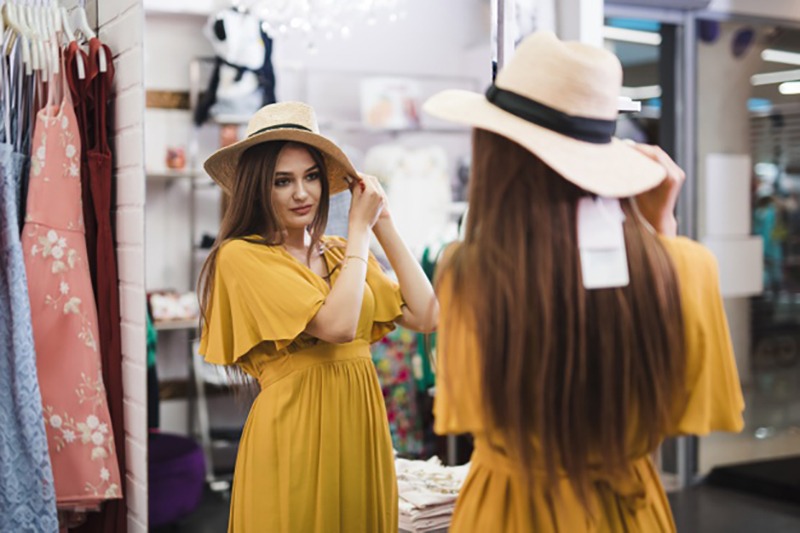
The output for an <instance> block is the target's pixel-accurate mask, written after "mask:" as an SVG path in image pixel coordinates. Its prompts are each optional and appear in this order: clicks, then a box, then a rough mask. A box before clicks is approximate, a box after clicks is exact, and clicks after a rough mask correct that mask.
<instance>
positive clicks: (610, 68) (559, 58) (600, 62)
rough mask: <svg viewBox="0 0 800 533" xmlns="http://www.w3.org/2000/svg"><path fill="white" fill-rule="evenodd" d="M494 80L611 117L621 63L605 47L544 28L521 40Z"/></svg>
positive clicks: (573, 110) (571, 111) (569, 109)
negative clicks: (564, 37) (561, 37)
mask: <svg viewBox="0 0 800 533" xmlns="http://www.w3.org/2000/svg"><path fill="white" fill-rule="evenodd" d="M495 85H496V86H497V87H499V88H501V89H505V90H507V91H511V92H514V93H516V94H519V95H521V96H524V97H526V98H529V99H531V100H535V101H537V102H539V103H541V104H544V105H546V106H548V107H552V108H554V109H557V110H559V111H561V112H563V113H566V114H568V115H572V116H580V117H587V118H598V119H607V120H613V119H616V117H617V114H618V111H617V109H618V105H619V104H618V97H619V95H620V90H621V87H622V65H621V64H620V62H619V59H617V57H616V56H615V55H614V54H612V53H611V52H609V51H607V50H605V49H602V48H597V47H594V46H589V45H586V44H583V43H579V42H563V41H560V40H559V39H558V38H557V37H556V36H555V35H554V34H553V33H551V32H544V31H540V32H537V33H535V34H534V35H532V36H530V37H528V38H527V39H525V40H523V41H522V42H521V43H520V45H519V47H518V48H517V50H516V52H515V53H514V56H513V57H512V58H511V61H509V63H508V64H507V65H506V66H505V67H504V68H503V69H501V70H500V72H499V73H498V74H497V79H496V80H495Z"/></svg>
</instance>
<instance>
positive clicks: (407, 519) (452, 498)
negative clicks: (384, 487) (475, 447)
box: [395, 457, 469, 533]
mask: <svg viewBox="0 0 800 533" xmlns="http://www.w3.org/2000/svg"><path fill="white" fill-rule="evenodd" d="M395 468H396V470H397V488H398V494H399V496H400V502H399V511H400V512H399V515H400V531H401V532H404V533H437V532H444V531H447V529H448V527H449V526H450V521H451V519H452V516H453V511H454V510H455V505H456V499H457V498H458V491H459V490H460V489H461V486H462V485H463V483H464V480H465V479H466V477H467V474H468V473H469V463H468V464H465V465H461V466H444V465H442V462H441V461H440V460H439V459H438V458H437V457H432V458H431V459H429V460H427V461H411V460H407V459H397V460H395Z"/></svg>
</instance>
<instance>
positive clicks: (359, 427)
mask: <svg viewBox="0 0 800 533" xmlns="http://www.w3.org/2000/svg"><path fill="white" fill-rule="evenodd" d="M325 243H329V244H334V245H337V244H338V246H326V250H325V252H324V255H323V259H324V260H325V261H326V263H327V265H328V271H329V272H333V276H332V283H334V284H335V283H336V279H337V276H338V275H339V272H341V269H336V268H334V267H335V265H338V264H340V263H341V262H342V261H343V259H344V241H342V240H340V239H333V238H326V240H325ZM329 291H330V288H329V287H328V284H327V283H326V281H325V280H323V278H321V277H320V276H319V275H317V274H316V273H314V272H313V271H312V270H311V269H309V268H308V267H307V266H305V265H304V264H302V263H300V262H299V261H298V260H297V259H295V258H294V257H293V256H292V255H291V254H289V252H288V251H286V249H285V248H283V247H282V246H263V245H260V244H255V243H252V242H248V241H247V240H245V239H235V240H231V241H229V242H227V243H226V244H224V245H223V246H222V247H221V248H220V251H219V255H218V258H217V270H216V274H215V277H214V293H213V296H212V298H211V306H210V309H209V321H208V323H207V324H206V326H205V328H204V331H203V336H202V340H201V345H200V352H201V353H203V354H204V355H205V358H206V361H208V362H210V363H214V364H222V365H226V364H236V365H239V367H240V368H241V369H242V370H244V371H245V372H247V373H248V374H250V375H251V376H252V377H254V378H255V379H257V380H258V381H259V383H260V385H261V392H260V393H259V395H258V397H257V398H256V399H255V402H254V403H253V406H252V408H251V409H250V415H249V416H248V417H247V422H246V423H245V426H244V432H243V433H242V438H241V442H240V444H239V453H238V454H237V457H236V470H235V472H234V475H233V492H232V495H231V510H230V519H229V521H228V531H229V532H231V533H261V532H265V531H269V532H271V533H272V532H274V533H295V532H298V533H299V532H302V533H351V532H362V531H363V532H369V533H394V532H396V531H397V529H398V511H397V505H398V496H397V480H396V478H395V471H394V457H393V454H392V440H391V436H390V434H389V425H388V421H387V418H386V407H385V405H384V402H383V397H382V395H381V387H380V384H379V383H378V378H377V375H376V373H375V367H374V366H373V364H372V359H371V357H370V344H371V343H372V342H375V341H377V340H379V339H381V338H382V337H383V336H384V335H385V334H386V333H388V332H389V331H391V330H392V329H393V328H394V321H395V320H396V319H397V318H398V317H400V316H401V314H402V310H401V305H402V303H403V302H402V298H401V295H400V290H399V287H398V286H397V284H396V283H393V282H392V281H390V280H389V279H388V278H387V277H386V276H385V275H384V274H383V272H382V271H381V268H380V266H379V265H378V262H377V261H376V260H375V259H374V258H370V261H369V266H368V269H367V277H366V286H365V288H364V299H363V302H362V305H361V315H360V317H359V322H358V328H357V332H356V339H355V340H354V341H353V342H349V343H345V344H331V343H328V342H322V341H318V340H316V339H314V338H312V337H309V336H308V335H305V334H304V333H303V331H304V330H305V329H306V326H307V325H308V323H309V321H310V320H311V319H312V318H313V317H314V315H316V313H317V311H318V310H319V308H320V307H321V306H322V304H323V302H324V301H325V298H326V297H327V295H328V293H329Z"/></svg>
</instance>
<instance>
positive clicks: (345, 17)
mask: <svg viewBox="0 0 800 533" xmlns="http://www.w3.org/2000/svg"><path fill="white" fill-rule="evenodd" d="M405 3H406V0H256V1H254V2H252V3H249V5H248V9H249V11H250V12H251V13H253V14H254V15H255V16H257V17H259V18H260V19H261V20H262V21H263V23H262V28H263V29H264V31H265V32H266V33H267V34H268V35H271V36H276V35H281V34H284V35H285V34H290V33H300V34H303V35H305V37H306V39H307V42H308V43H309V49H310V50H312V51H313V50H314V49H315V42H316V41H319V40H321V39H323V38H324V39H333V38H335V37H343V38H347V37H349V36H350V34H351V32H352V31H353V28H355V27H357V26H358V25H360V24H367V25H369V26H373V25H375V24H376V23H377V22H378V21H379V20H387V21H389V22H396V21H398V20H401V19H403V18H405V17H406V12H405V10H404V7H405Z"/></svg>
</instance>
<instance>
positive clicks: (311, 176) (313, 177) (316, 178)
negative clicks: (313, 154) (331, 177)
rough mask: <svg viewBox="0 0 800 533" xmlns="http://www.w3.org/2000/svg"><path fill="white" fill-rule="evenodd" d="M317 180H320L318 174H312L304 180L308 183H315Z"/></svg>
mask: <svg viewBox="0 0 800 533" xmlns="http://www.w3.org/2000/svg"><path fill="white" fill-rule="evenodd" d="M319 178H320V176H319V172H314V173H313V174H309V175H308V176H306V179H307V180H308V181H315V180H318V179H319Z"/></svg>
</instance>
